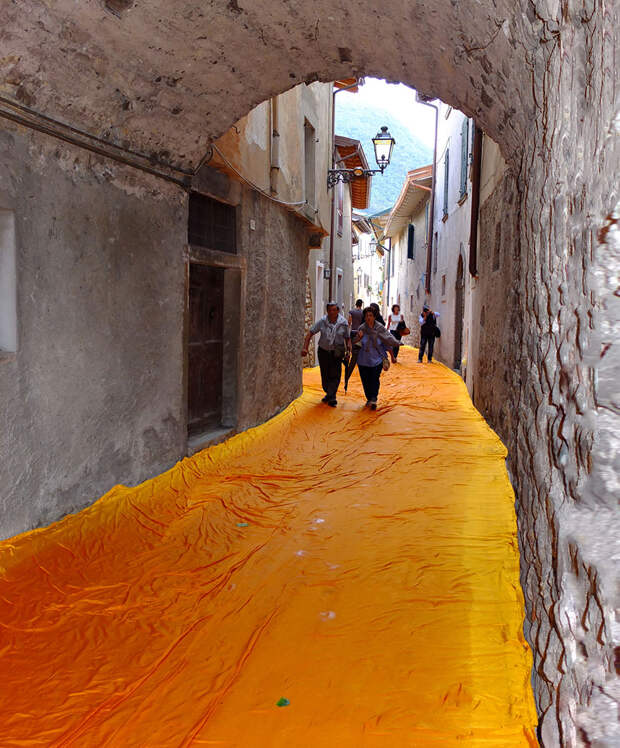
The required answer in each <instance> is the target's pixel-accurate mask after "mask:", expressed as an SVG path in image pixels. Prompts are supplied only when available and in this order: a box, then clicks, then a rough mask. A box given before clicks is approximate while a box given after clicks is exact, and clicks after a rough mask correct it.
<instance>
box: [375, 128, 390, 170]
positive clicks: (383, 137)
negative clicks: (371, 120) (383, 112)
mask: <svg viewBox="0 0 620 748" xmlns="http://www.w3.org/2000/svg"><path fill="white" fill-rule="evenodd" d="M395 143H396V141H395V140H394V138H393V137H392V136H391V135H390V133H389V132H388V129H387V127H382V128H381V130H380V131H379V132H378V133H377V134H376V135H375V137H374V138H373V139H372V144H373V145H374V147H375V160H376V162H377V165H378V166H379V171H380V172H381V173H383V170H384V169H385V167H386V166H389V163H390V159H391V158H392V151H393V149H394V144H395Z"/></svg>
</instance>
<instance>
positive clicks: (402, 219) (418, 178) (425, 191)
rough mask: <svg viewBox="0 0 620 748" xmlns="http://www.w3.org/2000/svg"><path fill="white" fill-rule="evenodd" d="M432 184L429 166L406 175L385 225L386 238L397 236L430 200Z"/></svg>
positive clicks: (431, 170)
mask: <svg viewBox="0 0 620 748" xmlns="http://www.w3.org/2000/svg"><path fill="white" fill-rule="evenodd" d="M432 182H433V167H432V166H431V165H428V166H421V167H420V168H419V169H413V170H412V171H410V172H408V173H407V177H406V179H405V183H404V184H403V188H402V190H401V192H400V195H399V196H398V200H397V201H396V204H395V205H394V207H393V208H392V210H391V211H390V215H389V217H388V219H387V222H386V224H385V230H384V234H385V235H386V236H395V235H396V234H399V233H400V232H401V231H402V230H403V228H404V227H405V226H407V225H408V224H409V223H410V221H411V218H412V217H413V216H415V215H416V214H417V213H419V212H420V210H421V209H422V206H423V205H424V203H426V202H427V201H428V200H430V196H431V186H432Z"/></svg>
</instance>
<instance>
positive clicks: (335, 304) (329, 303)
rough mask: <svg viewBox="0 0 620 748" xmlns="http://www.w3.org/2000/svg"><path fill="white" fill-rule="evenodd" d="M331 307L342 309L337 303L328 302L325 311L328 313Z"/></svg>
mask: <svg viewBox="0 0 620 748" xmlns="http://www.w3.org/2000/svg"><path fill="white" fill-rule="evenodd" d="M330 306H335V307H336V308H337V309H340V306H339V304H338V302H337V301H328V302H327V304H325V311H327V310H328V309H329V307H330Z"/></svg>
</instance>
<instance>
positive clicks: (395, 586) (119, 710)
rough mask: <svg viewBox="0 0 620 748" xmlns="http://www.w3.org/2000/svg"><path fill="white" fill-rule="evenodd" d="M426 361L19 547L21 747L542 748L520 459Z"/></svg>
mask: <svg viewBox="0 0 620 748" xmlns="http://www.w3.org/2000/svg"><path fill="white" fill-rule="evenodd" d="M415 353H416V352H415V351H413V350H412V349H402V350H401V359H400V360H401V361H402V363H399V364H398V365H397V366H393V367H392V368H391V369H390V371H389V372H387V373H385V374H384V375H383V376H382V378H381V392H380V393H379V407H378V409H377V411H376V412H373V411H370V410H369V409H365V408H363V407H362V405H363V402H364V400H363V396H362V394H361V386H360V383H359V376H358V374H357V372H356V373H354V374H353V377H352V379H351V383H350V387H349V392H348V394H347V395H346V396H345V395H344V393H343V392H342V389H341V391H340V392H339V405H338V408H336V409H332V408H329V407H328V406H326V405H323V404H321V403H320V398H321V396H322V395H323V392H322V390H321V388H320V378H319V372H318V369H312V370H307V371H306V372H305V373H304V377H305V387H304V392H303V395H302V396H301V397H300V398H299V399H298V400H296V401H295V402H294V403H293V404H292V405H290V406H289V407H288V408H287V409H286V410H285V411H284V412H283V413H281V414H280V415H278V416H277V417H275V418H273V419H272V420H271V421H269V422H268V423H266V424H263V425H262V426H259V427H258V428H255V429H252V430H250V431H248V432H246V433H243V434H240V435H238V436H236V437H234V438H232V439H230V440H229V441H227V442H226V443H224V444H221V445H218V446H216V447H212V448H211V449H209V450H206V451H204V452H201V453H199V454H197V455H196V456H195V457H193V458H191V459H186V460H183V461H182V462H181V463H179V464H178V465H177V466H175V467H174V468H173V469H171V470H169V471H168V472H166V473H164V474H163V475H160V476H158V477H156V478H154V479H152V480H149V481H147V482H146V483H144V484H142V485H140V486H138V487H137V488H126V487H122V486H117V487H116V488H114V489H113V490H111V491H110V492H109V493H108V494H106V495H105V496H104V497H103V498H101V499H100V500H99V501H97V502H96V503H95V504H94V505H93V506H91V507H90V508H88V509H86V510H84V511H82V512H80V513H79V514H76V515H72V516H69V517H66V518H65V519H64V520H62V521H61V522H58V523H56V524H54V525H52V526H50V527H48V528H45V529H42V530H35V531H32V532H29V533H25V534H23V535H20V536H18V537H16V538H13V539H11V540H8V541H5V542H3V543H1V544H0V579H1V583H0V672H1V673H2V677H1V680H0V683H1V689H0V690H1V699H0V745H2V746H35V745H36V746H43V745H54V746H60V745H77V746H123V748H124V747H126V746H149V748H151V747H153V746H186V745H196V746H244V747H245V746H250V747H253V746H258V747H262V746H287V748H288V747H291V748H298V747H305V746H308V747H312V748H315V747H316V746H330V747H332V746H333V747H337V748H342V747H343V746H351V747H353V746H354V747H355V748H358V747H359V746H386V747H389V748H398V747H399V746H441V747H442V748H445V747H446V746H453V745H454V746H456V745H458V746H461V745H463V744H466V745H471V746H489V748H501V747H502V746H535V745H537V742H536V738H535V729H534V726H535V723H536V714H535V711H534V704H533V697H532V693H531V689H530V667H531V653H530V650H529V648H528V646H527V644H526V643H525V641H524V638H523V634H522V624H523V615H524V613H523V599H522V593H521V589H520V587H519V578H518V574H519V553H518V547H517V539H516V522H515V514H514V506H513V502H514V496H513V492H512V489H511V486H510V483H509V481H508V476H507V473H506V468H505V463H504V458H505V455H506V450H505V448H504V446H503V445H502V443H501V442H500V440H499V439H498V438H497V436H496V435H495V434H494V433H493V431H491V429H490V428H489V427H488V426H487V425H486V423H485V422H484V420H483V419H482V417H481V416H480V414H479V413H478V412H477V411H476V410H475V409H474V407H473V406H472V404H471V401H470V399H469V396H468V394H467V390H466V388H465V386H464V384H463V382H462V380H460V379H459V377H457V376H456V375H455V374H454V373H452V372H451V371H450V370H449V369H447V368H446V367H444V366H442V365H441V364H437V363H434V364H432V365H427V364H423V365H418V364H417V363H416V362H415V361H416V355H415ZM280 699H285V700H287V701H285V702H280V703H283V704H284V705H283V706H277V703H278V701H279V700H280ZM287 702H288V703H287Z"/></svg>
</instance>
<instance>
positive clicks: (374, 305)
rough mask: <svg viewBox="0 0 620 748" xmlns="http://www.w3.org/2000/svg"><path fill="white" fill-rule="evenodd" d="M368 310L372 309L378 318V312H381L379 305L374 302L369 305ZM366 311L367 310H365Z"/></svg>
mask: <svg viewBox="0 0 620 748" xmlns="http://www.w3.org/2000/svg"><path fill="white" fill-rule="evenodd" d="M366 309H372V310H373V312H374V313H375V317H376V316H377V312H378V311H379V304H377V302H376V301H373V302H372V304H369V305H368V306H367V307H366ZM364 311H365V310H364Z"/></svg>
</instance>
